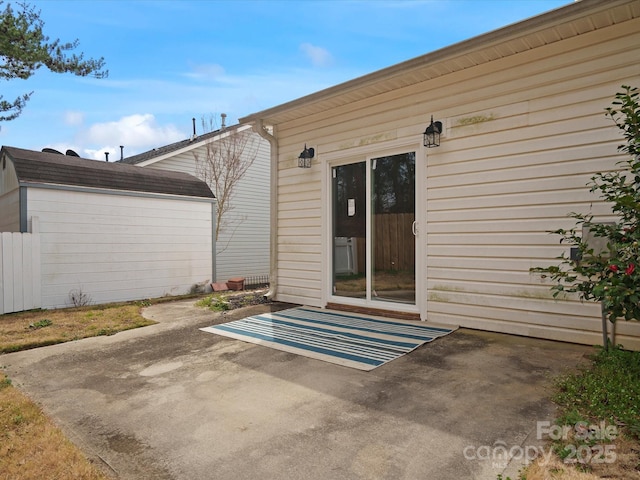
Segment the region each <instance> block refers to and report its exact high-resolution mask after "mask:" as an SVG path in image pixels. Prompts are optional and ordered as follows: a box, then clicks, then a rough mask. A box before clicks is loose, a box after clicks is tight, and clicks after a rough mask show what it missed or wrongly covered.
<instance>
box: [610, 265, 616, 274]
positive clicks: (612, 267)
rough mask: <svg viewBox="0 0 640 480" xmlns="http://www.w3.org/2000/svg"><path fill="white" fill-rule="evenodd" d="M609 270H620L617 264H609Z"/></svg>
mask: <svg viewBox="0 0 640 480" xmlns="http://www.w3.org/2000/svg"><path fill="white" fill-rule="evenodd" d="M609 270H611V271H612V272H614V273H617V272H618V266H617V265H609Z"/></svg>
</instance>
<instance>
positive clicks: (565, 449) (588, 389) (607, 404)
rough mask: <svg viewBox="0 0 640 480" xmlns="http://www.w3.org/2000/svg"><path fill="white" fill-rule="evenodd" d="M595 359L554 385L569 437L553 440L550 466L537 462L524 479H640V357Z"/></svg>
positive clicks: (617, 350)
mask: <svg viewBox="0 0 640 480" xmlns="http://www.w3.org/2000/svg"><path fill="white" fill-rule="evenodd" d="M590 360H591V361H590V362H589V363H588V364H587V365H585V366H583V367H582V368H580V369H578V370H577V371H575V372H572V373H568V374H566V375H563V376H560V377H557V378H556V379H555V380H554V384H553V395H552V400H553V401H554V402H555V403H556V404H557V405H558V406H559V415H558V418H557V419H556V424H557V425H558V426H559V427H560V428H562V427H566V434H563V435H556V437H560V438H555V439H553V440H552V448H553V450H554V452H555V453H554V455H553V456H552V458H551V461H550V462H545V461H544V459H538V461H536V462H534V463H533V464H532V465H531V466H529V467H528V468H527V469H526V470H525V471H524V473H523V476H522V478H523V479H526V480H543V479H557V480H591V479H600V478H620V479H634V478H635V479H640V352H633V351H629V350H624V349H623V348H622V347H614V348H610V349H609V350H604V349H602V348H598V349H597V350H596V352H595V353H594V354H593V355H592V356H591V358H590ZM607 428H608V429H609V430H608V431H609V432H610V434H607V433H604V432H603V431H606V430H605V429H607Z"/></svg>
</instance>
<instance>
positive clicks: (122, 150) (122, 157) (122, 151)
mask: <svg viewBox="0 0 640 480" xmlns="http://www.w3.org/2000/svg"><path fill="white" fill-rule="evenodd" d="M120 160H124V145H120Z"/></svg>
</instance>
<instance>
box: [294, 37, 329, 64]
mask: <svg viewBox="0 0 640 480" xmlns="http://www.w3.org/2000/svg"><path fill="white" fill-rule="evenodd" d="M300 50H302V52H303V53H304V54H305V55H306V56H307V58H309V60H311V63H312V64H313V65H314V66H316V67H326V66H327V65H331V63H333V57H332V56H331V54H330V53H329V51H328V50H327V49H325V48H322V47H316V46H315V45H311V44H310V43H303V44H302V45H300Z"/></svg>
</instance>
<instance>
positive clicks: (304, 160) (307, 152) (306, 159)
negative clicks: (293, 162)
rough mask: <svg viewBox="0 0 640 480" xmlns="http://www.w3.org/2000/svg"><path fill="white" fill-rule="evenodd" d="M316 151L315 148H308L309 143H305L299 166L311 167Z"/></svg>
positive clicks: (299, 158)
mask: <svg viewBox="0 0 640 480" xmlns="http://www.w3.org/2000/svg"><path fill="white" fill-rule="evenodd" d="M315 153H316V151H315V150H314V149H313V148H307V144H306V143H305V144H304V150H303V151H302V153H300V156H299V157H298V168H311V159H312V158H313V156H314V155H315Z"/></svg>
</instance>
